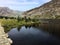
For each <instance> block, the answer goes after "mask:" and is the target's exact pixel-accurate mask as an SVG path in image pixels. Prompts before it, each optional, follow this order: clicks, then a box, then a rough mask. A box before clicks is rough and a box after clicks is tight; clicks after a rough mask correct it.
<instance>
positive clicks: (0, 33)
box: [0, 24, 12, 45]
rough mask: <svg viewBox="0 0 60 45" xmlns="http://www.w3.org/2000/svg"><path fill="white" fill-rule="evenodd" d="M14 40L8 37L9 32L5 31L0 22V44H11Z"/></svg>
mask: <svg viewBox="0 0 60 45" xmlns="http://www.w3.org/2000/svg"><path fill="white" fill-rule="evenodd" d="M11 43H12V40H11V39H10V38H8V34H6V33H5V32H4V28H3V27H2V26H1V24H0V45H11Z"/></svg>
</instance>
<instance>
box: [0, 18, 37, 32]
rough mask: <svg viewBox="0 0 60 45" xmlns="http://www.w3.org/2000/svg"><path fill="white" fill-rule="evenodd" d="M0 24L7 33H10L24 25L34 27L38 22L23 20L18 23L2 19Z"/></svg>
mask: <svg viewBox="0 0 60 45" xmlns="http://www.w3.org/2000/svg"><path fill="white" fill-rule="evenodd" d="M0 22H1V24H2V26H3V27H4V29H5V30H6V31H9V30H10V29H12V28H15V27H20V26H23V25H32V24H34V23H37V22H33V21H27V22H26V21H25V20H21V21H19V22H18V20H17V19H0Z"/></svg>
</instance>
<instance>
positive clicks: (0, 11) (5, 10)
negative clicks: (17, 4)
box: [0, 7, 22, 17]
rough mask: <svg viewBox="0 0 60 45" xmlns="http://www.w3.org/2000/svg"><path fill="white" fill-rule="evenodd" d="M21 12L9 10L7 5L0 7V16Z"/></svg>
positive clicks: (15, 14)
mask: <svg viewBox="0 0 60 45" xmlns="http://www.w3.org/2000/svg"><path fill="white" fill-rule="evenodd" d="M21 13H22V12H20V11H16V10H11V9H9V8H8V7H0V16H10V17H16V16H18V15H21Z"/></svg>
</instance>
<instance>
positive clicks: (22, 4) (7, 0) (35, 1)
mask: <svg viewBox="0 0 60 45" xmlns="http://www.w3.org/2000/svg"><path fill="white" fill-rule="evenodd" d="M48 1H50V0H0V6H2V7H9V8H11V9H17V10H19V8H20V10H21V9H22V10H23V8H24V10H27V9H31V8H33V7H36V6H39V5H42V4H44V3H46V2H48Z"/></svg>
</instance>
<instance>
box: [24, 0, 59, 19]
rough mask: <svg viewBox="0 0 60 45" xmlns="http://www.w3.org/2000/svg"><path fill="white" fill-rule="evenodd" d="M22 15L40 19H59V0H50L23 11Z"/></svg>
mask: <svg viewBox="0 0 60 45" xmlns="http://www.w3.org/2000/svg"><path fill="white" fill-rule="evenodd" d="M23 15H25V16H30V17H35V18H40V19H60V0H51V1H50V2H48V3H45V4H43V5H42V6H40V7H36V8H34V9H31V10H28V11H26V12H24V13H23Z"/></svg>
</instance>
